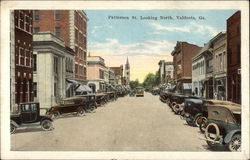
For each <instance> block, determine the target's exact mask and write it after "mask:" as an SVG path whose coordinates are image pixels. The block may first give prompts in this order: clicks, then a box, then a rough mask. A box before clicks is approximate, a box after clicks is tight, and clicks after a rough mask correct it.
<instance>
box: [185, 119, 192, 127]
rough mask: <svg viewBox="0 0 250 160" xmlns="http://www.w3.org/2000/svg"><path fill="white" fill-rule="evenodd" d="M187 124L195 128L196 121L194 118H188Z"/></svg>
mask: <svg viewBox="0 0 250 160" xmlns="http://www.w3.org/2000/svg"><path fill="white" fill-rule="evenodd" d="M186 122H187V124H188V125H190V126H193V125H194V120H193V118H186Z"/></svg>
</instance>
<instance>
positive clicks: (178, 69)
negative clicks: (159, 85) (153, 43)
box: [171, 41, 201, 92]
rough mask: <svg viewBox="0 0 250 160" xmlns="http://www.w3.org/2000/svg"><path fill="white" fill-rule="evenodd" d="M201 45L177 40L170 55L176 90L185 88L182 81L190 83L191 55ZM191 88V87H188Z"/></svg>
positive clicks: (198, 49) (195, 52)
mask: <svg viewBox="0 0 250 160" xmlns="http://www.w3.org/2000/svg"><path fill="white" fill-rule="evenodd" d="M200 49H201V47H199V46H197V45H194V44H190V43H187V42H180V41H177V43H176V46H175V48H174V50H173V51H172V53H171V55H172V56H173V66H174V81H175V82H176V83H177V91H179V92H183V90H185V86H187V85H183V84H184V83H186V84H188V87H189V86H190V85H189V83H190V84H191V83H192V57H194V56H195V55H196V54H197V53H198V52H199V51H200ZM190 90H191V88H190Z"/></svg>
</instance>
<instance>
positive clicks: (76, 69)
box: [75, 64, 78, 74]
mask: <svg viewBox="0 0 250 160" xmlns="http://www.w3.org/2000/svg"><path fill="white" fill-rule="evenodd" d="M75 74H78V65H77V64H75Z"/></svg>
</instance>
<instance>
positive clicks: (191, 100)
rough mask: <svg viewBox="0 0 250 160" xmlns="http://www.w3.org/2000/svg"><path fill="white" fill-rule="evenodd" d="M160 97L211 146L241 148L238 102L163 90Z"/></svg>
mask: <svg viewBox="0 0 250 160" xmlns="http://www.w3.org/2000/svg"><path fill="white" fill-rule="evenodd" d="M159 95H160V100H161V101H162V102H164V103H167V104H168V106H169V107H170V108H171V110H172V111H173V112H174V113H175V114H176V115H179V116H180V118H181V119H183V120H185V121H186V123H187V124H188V125H190V126H197V127H199V129H200V132H201V133H203V134H204V138H201V139H204V140H205V141H206V142H207V144H208V146H209V147H210V148H211V149H216V148H218V146H221V145H223V146H225V147H226V148H227V149H228V150H229V151H241V105H239V104H236V103H232V102H230V101H222V100H214V99H204V98H201V97H196V96H193V95H183V94H180V93H176V92H175V91H174V90H171V89H166V90H164V91H161V92H160V93H159Z"/></svg>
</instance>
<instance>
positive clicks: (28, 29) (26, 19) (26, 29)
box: [24, 14, 30, 32]
mask: <svg viewBox="0 0 250 160" xmlns="http://www.w3.org/2000/svg"><path fill="white" fill-rule="evenodd" d="M24 30H25V31H27V32H29V31H30V28H29V16H28V15H26V14H25V15H24Z"/></svg>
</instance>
